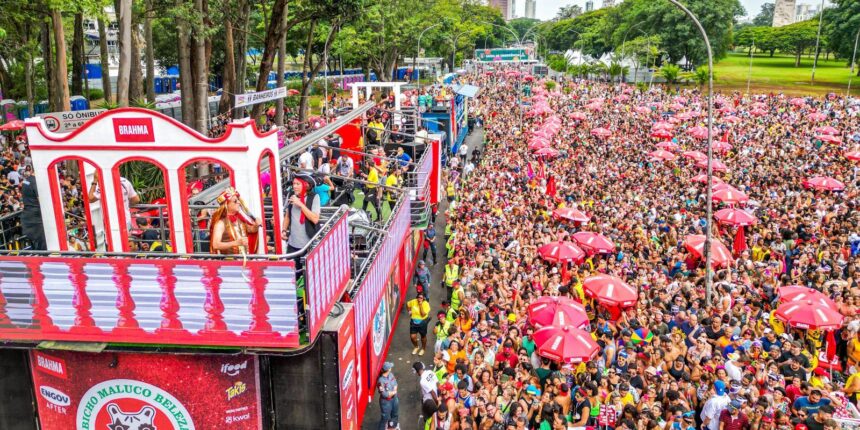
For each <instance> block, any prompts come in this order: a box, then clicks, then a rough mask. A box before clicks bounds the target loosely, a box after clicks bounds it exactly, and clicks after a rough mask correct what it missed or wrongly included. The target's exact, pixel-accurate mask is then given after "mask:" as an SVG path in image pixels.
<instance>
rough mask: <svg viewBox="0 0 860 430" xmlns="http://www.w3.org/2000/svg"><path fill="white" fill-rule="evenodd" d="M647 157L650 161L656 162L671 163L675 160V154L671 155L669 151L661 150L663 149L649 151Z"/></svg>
mask: <svg viewBox="0 0 860 430" xmlns="http://www.w3.org/2000/svg"><path fill="white" fill-rule="evenodd" d="M648 156H649V157H651V158H652V159H654V160H658V161H673V160H675V158H676V157H675V154H673V153H671V152H669V151H666V150H663V149H658V150H656V151H651V152H649V153H648Z"/></svg>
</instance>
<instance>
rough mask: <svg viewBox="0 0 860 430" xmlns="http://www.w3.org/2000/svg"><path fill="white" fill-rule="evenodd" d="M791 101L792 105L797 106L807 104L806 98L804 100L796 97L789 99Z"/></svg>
mask: <svg viewBox="0 0 860 430" xmlns="http://www.w3.org/2000/svg"><path fill="white" fill-rule="evenodd" d="M789 103H791V104H792V106H797V107H800V106H806V100H804V99H802V98H800V97H796V98H793V99H791V100H789Z"/></svg>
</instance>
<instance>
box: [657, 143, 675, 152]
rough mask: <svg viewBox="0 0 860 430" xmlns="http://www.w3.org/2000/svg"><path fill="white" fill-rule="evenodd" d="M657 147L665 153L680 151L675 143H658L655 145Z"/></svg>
mask: <svg viewBox="0 0 860 430" xmlns="http://www.w3.org/2000/svg"><path fill="white" fill-rule="evenodd" d="M657 147H658V148H660V149H664V150H666V151H677V150H679V149H681V147H680V146H678V144H677V143H675V142H668V141H666V142H660V143H658V144H657Z"/></svg>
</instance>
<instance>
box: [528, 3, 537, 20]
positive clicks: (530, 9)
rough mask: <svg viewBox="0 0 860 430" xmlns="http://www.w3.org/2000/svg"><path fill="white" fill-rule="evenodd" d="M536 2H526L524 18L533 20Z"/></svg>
mask: <svg viewBox="0 0 860 430" xmlns="http://www.w3.org/2000/svg"><path fill="white" fill-rule="evenodd" d="M536 6H537V0H526V18H531V19H534V17H535V8H536Z"/></svg>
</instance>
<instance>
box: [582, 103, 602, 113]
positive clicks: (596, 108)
mask: <svg viewBox="0 0 860 430" xmlns="http://www.w3.org/2000/svg"><path fill="white" fill-rule="evenodd" d="M585 108H586V109H588V110H593V111H599V110H602V109H603V105H602V104H599V103H589V104H587V105H585Z"/></svg>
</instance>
